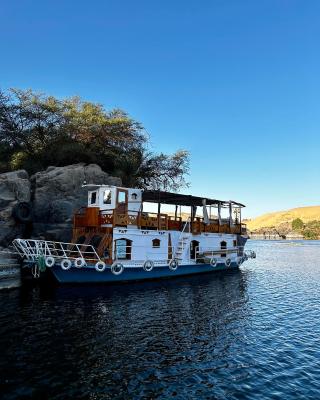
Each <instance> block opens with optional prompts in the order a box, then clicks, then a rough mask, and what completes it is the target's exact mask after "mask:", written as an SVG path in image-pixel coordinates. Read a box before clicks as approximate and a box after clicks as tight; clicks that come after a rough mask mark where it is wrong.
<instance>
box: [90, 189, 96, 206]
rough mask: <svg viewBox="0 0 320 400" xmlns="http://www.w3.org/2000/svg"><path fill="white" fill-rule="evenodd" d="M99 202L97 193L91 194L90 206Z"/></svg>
mask: <svg viewBox="0 0 320 400" xmlns="http://www.w3.org/2000/svg"><path fill="white" fill-rule="evenodd" d="M96 202H97V192H91V197H90V204H96Z"/></svg>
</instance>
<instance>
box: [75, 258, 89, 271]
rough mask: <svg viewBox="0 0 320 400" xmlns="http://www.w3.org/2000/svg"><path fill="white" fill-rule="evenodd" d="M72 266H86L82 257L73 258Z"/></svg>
mask: <svg viewBox="0 0 320 400" xmlns="http://www.w3.org/2000/svg"><path fill="white" fill-rule="evenodd" d="M74 266H75V267H77V268H82V267H84V266H86V260H85V259H84V258H82V257H79V258H76V259H75V260H74Z"/></svg>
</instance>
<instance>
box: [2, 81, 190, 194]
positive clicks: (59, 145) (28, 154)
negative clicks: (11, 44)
mask: <svg viewBox="0 0 320 400" xmlns="http://www.w3.org/2000/svg"><path fill="white" fill-rule="evenodd" d="M2 154H3V157H1V158H0V160H1V161H0V171H7V170H10V169H11V170H12V169H18V168H25V169H26V170H28V172H29V173H34V172H37V171H39V170H41V169H44V168H46V167H48V166H50V165H55V166H64V165H68V164H72V163H77V162H84V163H96V164H98V165H100V166H101V168H102V169H103V170H105V171H106V172H108V173H110V174H115V175H117V176H120V177H121V178H122V180H123V183H124V184H126V185H128V186H139V187H144V188H157V189H165V190H170V189H172V190H176V189H178V188H179V187H181V186H184V185H186V181H185V176H186V174H187V173H188V169H189V154H188V152H186V151H184V150H179V151H177V152H175V153H174V154H172V155H167V154H162V153H161V154H154V153H152V152H150V150H149V138H148V136H147V135H146V134H145V131H144V129H143V126H142V125H141V124H140V123H139V122H137V121H135V120H134V119H132V118H130V117H129V115H128V114H127V113H126V112H124V111H123V110H120V109H114V110H111V111H106V110H105V109H104V107H103V106H102V105H101V104H96V103H92V102H87V101H83V100H81V99H80V98H79V97H72V98H67V99H62V100H60V99H56V98H54V97H52V96H46V95H44V94H41V93H35V92H33V91H32V90H19V89H11V90H9V91H6V92H4V91H0V156H1V155H2Z"/></svg>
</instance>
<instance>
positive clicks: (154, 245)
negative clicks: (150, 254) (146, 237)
mask: <svg viewBox="0 0 320 400" xmlns="http://www.w3.org/2000/svg"><path fill="white" fill-rule="evenodd" d="M152 247H160V240H159V239H153V240H152Z"/></svg>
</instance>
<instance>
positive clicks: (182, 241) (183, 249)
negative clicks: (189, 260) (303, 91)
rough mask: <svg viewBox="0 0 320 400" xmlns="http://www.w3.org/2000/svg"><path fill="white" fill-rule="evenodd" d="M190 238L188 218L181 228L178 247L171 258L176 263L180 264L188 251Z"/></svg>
mask: <svg viewBox="0 0 320 400" xmlns="http://www.w3.org/2000/svg"><path fill="white" fill-rule="evenodd" d="M187 230H189V232H186V231H187ZM191 237H192V235H191V233H190V218H188V220H187V221H186V223H185V224H184V226H183V229H182V231H181V234H180V237H179V241H178V245H177V247H176V249H175V252H174V257H173V258H175V259H176V260H177V261H178V262H181V261H182V260H183V259H184V258H185V256H186V253H187V251H189V249H190V240H191Z"/></svg>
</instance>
